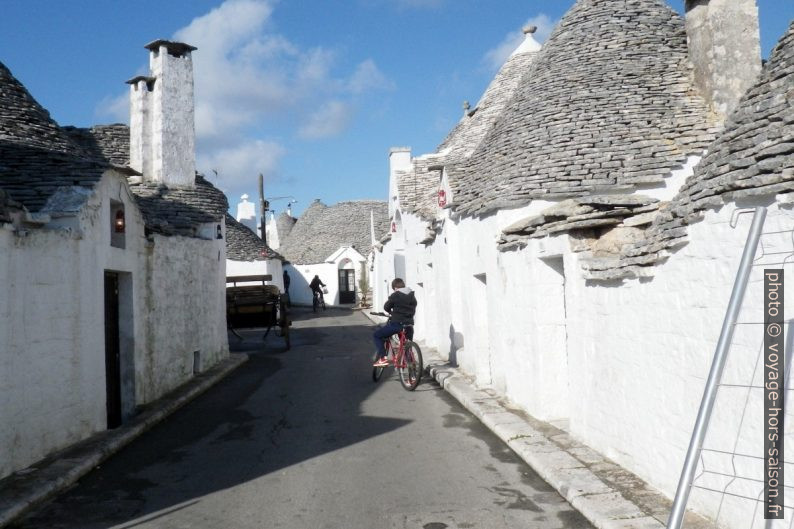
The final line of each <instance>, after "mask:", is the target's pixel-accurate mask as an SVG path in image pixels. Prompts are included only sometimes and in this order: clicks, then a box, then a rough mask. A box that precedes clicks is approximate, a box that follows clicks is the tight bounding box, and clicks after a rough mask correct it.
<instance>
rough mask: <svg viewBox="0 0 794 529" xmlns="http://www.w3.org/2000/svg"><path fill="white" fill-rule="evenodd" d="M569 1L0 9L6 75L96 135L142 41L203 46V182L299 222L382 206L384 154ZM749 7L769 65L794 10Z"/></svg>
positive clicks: (141, 1)
mask: <svg viewBox="0 0 794 529" xmlns="http://www.w3.org/2000/svg"><path fill="white" fill-rule="evenodd" d="M668 1H669V3H670V5H671V6H672V7H673V8H674V9H676V10H677V11H679V12H681V11H682V6H683V0H668ZM573 3H574V1H573V0H543V1H541V0H491V1H483V0H337V1H332V0H280V1H279V0H227V1H226V2H223V1H219V0H169V1H163V0H135V1H130V2H122V1H110V2H109V1H107V0H70V1H68V2H66V1H62V0H0V62H3V63H4V64H5V65H6V66H8V67H9V68H10V69H11V71H12V73H13V74H14V75H15V76H16V77H17V78H18V79H19V80H21V81H22V82H23V83H24V84H25V86H26V87H27V88H28V90H30V92H31V93H32V95H33V97H35V98H36V99H37V100H38V101H39V102H40V103H41V104H42V105H43V106H44V107H45V108H47V109H48V110H49V111H50V112H51V114H52V116H53V118H55V120H56V121H58V122H59V123H60V124H62V125H77V126H90V125H93V124H100V123H113V122H119V121H124V122H126V121H127V119H128V117H127V114H128V110H127V86H126V85H125V84H124V81H125V80H127V79H129V78H131V77H133V76H135V75H138V74H142V73H146V71H147V64H148V62H147V61H148V58H147V51H146V50H144V49H143V45H144V44H146V43H148V42H150V41H152V40H155V39H158V38H166V39H176V40H182V41H184V42H187V43H189V44H193V45H195V46H197V47H198V48H199V49H198V51H196V52H195V53H194V65H195V71H196V72H195V76H196V100H197V123H196V128H197V139H198V146H197V151H198V152H197V157H198V165H199V170H201V171H202V172H203V173H205V174H207V175H208V177H209V178H210V179H211V180H213V181H214V182H215V183H216V185H217V186H218V187H220V188H221V189H223V190H224V191H225V192H226V193H227V195H228V196H229V200H230V203H231V204H232V205H234V204H236V203H237V202H238V200H239V197H240V195H241V194H242V193H244V192H247V193H248V194H250V195H251V196H252V197H254V198H255V197H256V194H257V191H256V180H257V174H258V173H260V172H262V173H264V174H265V186H266V194H267V195H268V196H270V197H278V196H294V197H295V198H296V199H297V200H298V202H297V203H296V204H295V205H294V206H293V213H294V214H295V213H300V212H301V211H302V210H303V209H304V208H305V207H306V206H307V205H308V204H309V203H310V202H311V201H312V200H313V199H315V198H320V199H322V200H323V201H324V202H326V203H328V204H332V203H335V202H338V201H341V200H347V199H358V198H378V199H384V200H385V198H386V193H387V179H388V150H389V147H391V146H411V147H412V148H413V153H414V154H415V155H419V154H423V153H426V152H430V151H432V150H434V149H435V147H436V146H437V145H438V144H439V143H440V142H441V140H442V139H443V138H444V136H445V135H446V134H447V132H448V131H449V130H450V129H451V128H452V127H453V126H454V124H455V123H456V122H457V120H458V118H459V117H460V116H461V114H462V108H461V105H462V102H463V101H464V100H469V101H471V102H472V104H474V103H475V102H476V101H477V100H478V99H479V97H480V95H481V94H482V92H483V90H484V89H485V87H486V86H487V84H488V82H489V81H490V79H491V78H492V76H493V74H494V73H495V71H496V69H497V67H498V64H499V63H500V62H501V61H502V60H503V59H504V58H505V57H506V55H507V54H509V52H510V51H512V49H513V48H514V47H515V46H516V45H517V44H518V42H520V39H521V33H520V29H521V27H523V26H524V25H526V24H527V23H528V22H531V23H533V24H535V25H537V26H539V31H538V34H537V36H538V40H542V39H544V38H545V37H546V36H547V35H548V33H549V31H550V30H551V28H552V27H553V25H554V23H555V22H556V21H557V20H559V18H560V17H561V16H562V15H563V14H564V13H565V11H567V10H568V9H569V8H570V7H571V6H572V5H573ZM758 5H759V11H760V17H761V38H762V50H763V55H764V57H767V56H768V54H769V51H770V49H771V48H772V47H773V45H774V44H775V43H776V42H777V40H778V39H779V38H780V37H781V36H782V35H783V33H784V32H785V30H786V28H787V27H788V24H789V23H790V21H792V20H794V1H792V0H758ZM212 169H215V170H217V172H218V176H217V178H216V177H215V175H214V174H213V173H212ZM286 202H287V201H286V200H276V201H274V202H273V204H272V205H273V207H274V209H276V210H278V211H280V210H283V209H284V208H285V207H286ZM232 211H234V209H232Z"/></svg>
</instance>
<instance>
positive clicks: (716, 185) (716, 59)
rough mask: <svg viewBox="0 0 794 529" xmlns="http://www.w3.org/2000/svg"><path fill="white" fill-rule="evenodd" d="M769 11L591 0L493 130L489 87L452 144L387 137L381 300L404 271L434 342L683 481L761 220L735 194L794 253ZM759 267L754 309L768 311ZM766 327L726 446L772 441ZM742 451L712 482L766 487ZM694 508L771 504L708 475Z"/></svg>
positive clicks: (646, 465) (609, 448)
mask: <svg viewBox="0 0 794 529" xmlns="http://www.w3.org/2000/svg"><path fill="white" fill-rule="evenodd" d="M757 16H758V15H757V8H756V6H755V2H754V1H752V0H740V1H731V2H723V1H716V0H713V1H711V2H702V1H701V2H687V14H686V17H685V18H684V17H681V16H679V15H678V14H676V13H675V12H674V11H673V10H672V9H671V8H670V7H668V6H667V5H666V3H665V2H663V1H661V0H611V1H602V0H579V1H577V2H576V3H575V5H574V6H573V7H572V8H571V10H570V11H569V12H568V13H567V14H566V15H565V16H564V17H563V19H562V20H561V21H560V23H559V24H558V26H557V27H556V29H555V30H554V31H553V33H552V35H551V36H550V38H549V39H548V41H547V42H546V43H544V45H543V47H542V49H540V50H539V51H534V52H533V55H532V57H526V62H524V63H523V64H522V65H521V67H520V68H521V71H520V72H517V73H516V76H515V77H513V79H514V80H516V84H515V85H514V86H512V85H511V86H512V89H509V90H506V91H505V92H504V93H503V94H502V95H501V96H499V97H496V98H495V99H496V101H497V102H498V103H497V105H498V106H497V107H496V108H495V112H494V114H495V115H494V116H493V117H492V118H491V119H489V120H487V123H484V124H483V126H484V127H486V128H487V131H486V132H485V133H483V134H482V135H474V136H473V138H471V139H470V138H469V136H468V135H467V133H466V132H465V130H466V126H467V123H471V122H472V120H474V119H476V117H477V115H478V114H479V113H480V112H481V109H480V107H483V108H487V103H488V101H489V95H490V93H491V90H492V88H493V83H492V85H491V86H490V87H489V88H488V90H487V91H486V93H485V94H484V96H483V98H482V100H481V101H480V104H479V105H478V107H477V109H475V110H476V112H475V113H474V114H473V115H472V114H471V113H467V114H466V115H465V116H464V117H463V119H462V120H461V122H460V123H459V124H458V126H457V127H456V128H455V129H454V130H453V131H452V132H451V133H450V135H449V137H448V138H447V139H446V140H445V142H444V143H443V144H442V146H441V147H440V148H439V149H438V151H437V152H435V153H433V154H430V155H425V156H422V157H416V158H413V159H411V158H410V154H409V153H407V151H406V150H405V149H402V148H398V149H395V150H393V152H392V153H391V160H390V161H391V163H390V166H391V170H390V196H389V201H390V211H389V213H390V221H391V226H390V227H391V230H390V233H389V234H387V235H386V236H385V237H383V238H382V239H381V244H382V248H380V249H379V251H378V252H377V255H376V259H375V266H376V277H377V283H378V284H379V285H381V288H378V289H377V290H376V299H377V301H378V302H380V303H382V301H383V296H384V295H385V294H386V289H385V288H382V286H383V285H386V284H387V283H388V281H390V279H391V278H393V277H394V276H395V275H404V276H405V278H406V280H407V283H408V285H409V286H411V287H414V288H415V289H416V291H417V297H418V300H419V310H418V311H417V324H416V336H417V337H418V338H419V339H420V340H421V341H423V342H424V343H425V344H426V345H427V346H429V347H433V348H436V349H437V350H438V351H439V352H440V353H441V354H442V355H443V356H445V357H447V358H449V360H450V362H451V363H455V364H457V365H458V366H460V367H461V368H462V369H463V370H464V371H465V372H467V373H468V374H469V375H471V376H472V377H473V378H474V379H475V380H476V383H477V384H478V385H481V386H485V387H490V388H492V389H493V390H494V391H495V392H497V393H498V394H500V395H502V396H504V397H505V398H507V399H508V400H509V401H511V402H512V403H513V404H514V405H516V406H517V407H520V408H521V409H523V410H525V411H526V412H528V413H529V414H531V415H533V416H534V417H536V418H539V419H542V420H545V421H548V422H550V423H552V424H553V425H556V426H558V427H561V428H563V429H565V430H568V431H569V432H570V433H571V434H572V435H573V436H574V437H575V438H577V439H579V440H580V441H581V442H583V443H585V444H587V445H589V446H591V447H593V448H595V449H596V450H598V451H600V452H602V453H603V454H605V455H606V456H608V457H609V458H611V459H613V460H614V461H616V462H617V463H619V464H620V465H622V466H623V467H625V468H627V469H629V470H631V471H633V472H634V473H636V474H637V475H638V476H639V477H641V478H642V479H644V480H646V481H647V482H649V483H650V484H651V485H653V486H654V487H656V488H658V489H659V490H660V491H662V492H663V493H664V494H666V495H668V496H669V497H672V496H673V495H674V494H675V491H676V486H677V483H678V479H679V475H680V472H681V468H682V463H683V460H684V454H685V452H686V449H687V444H688V443H689V439H690V436H691V434H692V427H693V424H694V422H695V416H696V414H697V412H698V406H699V404H700V399H701V396H702V393H703V388H704V380H705V377H706V375H707V374H708V371H709V366H710V363H711V359H712V355H713V353H714V349H715V345H716V343H717V340H718V337H719V333H720V328H721V325H722V321H723V317H724V315H725V310H726V307H727V304H728V299H729V298H730V296H731V289H732V285H733V281H734V278H735V275H736V271H737V268H738V263H739V259H740V257H741V254H742V248H743V246H744V243H745V240H746V236H747V229H748V227H749V220H746V219H747V218H748V217H747V216H737V213H738V211H739V210H740V209H741V208H746V207H754V206H760V205H763V206H767V207H768V208H769V214H768V217H767V225H766V228H765V232H768V233H769V234H770V235H769V237H774V235H773V233H774V232H783V233H786V234H788V235H786V236H785V238H787V240H777V241H774V240H767V241H766V243H765V249H764V252H765V255H767V258H769V256H771V255H772V254H774V253H775V252H779V253H780V255H781V256H782V258H781V259H780V261H781V262H779V263H778V265H780V266H786V265H787V264H788V263H790V262H791V260H792V259H794V258H792V259H788V261H787V262H784V261H785V256H786V255H794V240H793V239H792V238H791V230H792V229H794V215H792V211H791V197H792V195H791V192H792V191H794V142H792V138H794V106H792V97H793V96H794V26H792V27H791V28H790V29H789V31H788V33H787V34H786V35H785V36H784V37H783V39H782V40H781V42H780V44H779V45H778V47H777V48H776V49H775V51H774V52H773V54H772V56H771V57H770V60H769V62H768V64H766V66H765V67H764V68H763V70H761V61H760V50H759V38H758V19H757ZM533 50H534V46H533ZM515 57H516V55H514V56H513V57H512V58H511V59H510V60H509V61H508V63H507V64H506V65H505V68H507V66H508V65H509V64H510V61H514V60H515ZM505 68H503V69H502V71H500V72H499V74H497V77H496V78H495V80H494V83H496V82H497V81H498V80H500V77H503V74H504V73H505ZM726 73H727V75H726ZM503 81H504V79H502V81H500V83H501V82H503ZM490 104H491V105H493V104H494V102H493V101H491V103H490ZM450 145H461V146H462V147H465V148H463V150H462V151H461V153H460V154H459V155H449V154H448V153H449V150H448V149H449V146H450ZM732 226H735V227H732ZM770 262H773V261H770ZM773 264H774V262H773ZM758 273H759V271H758V270H755V271H754V274H755V275H754V276H752V278H753V279H751V289H752V288H755V290H749V291H748V294H747V297H746V306H745V308H744V309H743V312H742V319H743V321H746V322H752V321H758V318H760V317H761V316H762V310H761V306H760V303H761V296H760V295H759V291H758V288H760V287H759V279H760V276H759V275H758ZM761 284H762V283H761ZM787 290H790V288H787ZM378 296H380V297H379V298H378ZM791 313H792V311H790V310H787V311H786V317H789V315H790V314H791ZM750 328H751V326H749V325H748V326H745V327H743V328H742V330H741V331H737V333H736V335H735V337H734V344H733V345H734V347H733V349H732V354H733V355H734V356H733V360H731V362H732V363H730V364H729V367H728V368H726V369H727V371H726V372H727V373H728V375H727V376H728V377H729V382H733V383H735V387H734V389H731V388H728V389H722V388H721V391H722V393H721V394H720V399H721V400H719V401H718V406H717V408H716V412H715V413H716V418H715V421H714V422H713V425H712V427H711V430H710V432H709V437H708V439H707V440H708V443H709V446H710V447H711V448H713V449H714V450H715V451H714V452H712V453H713V454H719V452H718V450H723V451H731V453H734V452H737V446H739V447H743V448H746V449H748V450H750V448H748V447H751V446H752V447H755V448H752V450H755V449H758V450H760V451H762V450H763V446H762V445H761V447H760V448H758V447H757V446H756V444H752V443H753V440H756V441H757V440H760V439H762V438H763V435H762V432H761V430H760V425H761V420H760V413H761V407H760V404H759V407H757V408H753V407H752V406H751V407H750V408H748V409H750V411H749V412H747V414H745V413H744V412H743V410H744V409H745V408H744V406H745V404H746V402H748V401H753V402H757V399H758V398H759V395H758V394H757V393H753V394H751V393H746V394H745V393H734V391H735V390H736V391H738V390H737V389H736V388H739V387H740V386H743V385H744V386H746V385H749V384H750V383H751V382H752V381H753V380H754V379H753V371H752V365H753V363H752V362H753V361H755V360H756V359H757V354H758V351H759V343H760V342H759V340H761V339H762V336H761V334H760V333H757V334H756V335H753V334H752V333H751V331H750V330H749V329H750ZM761 343H762V342H761ZM748 362H749V366H750V367H749V369H748V367H747V366H748ZM731 377H732V378H731ZM740 381H741V383H740ZM745 390H746V391H750V390H747V389H746V388H745ZM745 390H743V391H745ZM745 415H746V416H747V417H750V416H752V417H753V419H752V420H750V421H749V422H750V423H752V424H750V425H748V424H747V423H743V422H742V421H741V418H742V417H744V416H745ZM753 421H755V422H753ZM738 451H739V452H740V451H741V450H738ZM757 455H759V456H760V455H762V454H761V452H759V453H758V454H757ZM738 459H741V457H739V456H734V457H731V456H730V455H729V456H728V457H721V456H720V457H718V456H715V457H714V458H713V459H709V458H708V457H706V458H704V460H703V462H701V464H702V465H705V470H706V472H703V473H702V474H700V475H699V478H698V479H702V480H705V481H701V482H700V485H703V486H709V487H712V488H716V489H717V490H722V488H723V487H727V486H728V485H731V486H732V487H739V488H741V487H744V489H742V490H751V491H752V493H757V492H758V491H757V483H758V480H760V479H761V478H762V476H761V475H759V474H752V472H750V471H748V473H747V474H744V475H740V476H738V477H737V476H735V475H734V474H735V473H736V472H739V473H741V471H738V470H737V468H739V467H741V466H742V465H745V466H747V465H749V463H747V461H744V462H739V463H738V464H737V463H736V461H737V460H738ZM573 463H575V464H580V465H584V464H586V462H581V461H579V462H573ZM573 463H572V464H573ZM753 464H755V463H753ZM732 465H733V467H732ZM757 470H758V468H757V467H754V469H753V472H755V471H757ZM732 473H734V474H732ZM731 476H733V477H734V478H735V479H733V481H732V482H730V483H729V481H730V479H731ZM746 476H750V477H751V478H752V479H754V480H756V482H755V485H753V484H752V480H748V479H746ZM709 480H710V481H709ZM753 487H755V488H753ZM736 490H737V489H729V490H728V492H732V491H733V492H736ZM745 493H746V494H748V495H749V494H751V492H745ZM724 498H727V500H726V502H723V503H722V510H721V511H718V509H719V507H720V500H721V499H724ZM748 505H749V506H748ZM690 506H691V507H694V508H696V509H697V510H698V511H700V512H701V513H703V514H706V515H709V516H712V517H716V516H717V515H718V514H719V517H720V523H724V524H725V525H728V526H733V527H746V526H748V519H749V518H751V517H752V513H753V512H754V511H753V509H754V504H753V502H749V504H748V503H742V501H741V500H740V499H737V498H735V497H732V496H718V495H716V496H715V495H713V494H711V493H709V492H705V491H703V490H700V489H699V490H696V491H694V492H693V495H692V497H691V500H690ZM787 516H791V514H790V513H789V514H787ZM787 519H788V518H787Z"/></svg>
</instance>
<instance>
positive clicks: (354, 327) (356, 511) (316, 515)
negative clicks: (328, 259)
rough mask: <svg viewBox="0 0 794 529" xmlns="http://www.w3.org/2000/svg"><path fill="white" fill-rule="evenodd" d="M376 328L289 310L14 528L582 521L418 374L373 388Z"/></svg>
mask: <svg viewBox="0 0 794 529" xmlns="http://www.w3.org/2000/svg"><path fill="white" fill-rule="evenodd" d="M372 329H373V327H372V324H371V323H370V322H369V320H368V319H367V318H366V317H365V316H363V315H362V314H360V313H358V312H350V311H341V310H329V311H327V312H325V313H323V314H320V315H314V314H312V313H311V312H307V311H305V310H304V311H301V310H299V311H298V312H297V314H296V321H295V323H294V327H293V340H292V345H293V346H292V349H291V350H290V351H286V352H285V351H283V342H282V341H281V340H280V339H279V338H277V337H272V336H271V337H269V338H268V340H267V342H266V345H265V347H264V350H262V342H261V334H257V333H255V332H251V331H246V332H244V333H243V337H244V340H243V341H242V342H241V341H239V340H237V339H236V338H234V337H230V345H231V347H232V349H233V350H236V351H237V352H245V353H247V354H249V355H250V360H249V361H248V362H247V363H245V364H243V365H242V366H241V367H240V368H238V369H237V370H236V371H235V372H233V373H232V374H231V375H230V376H228V377H227V378H226V379H224V380H223V381H221V382H220V383H219V384H217V385H216V386H214V387H213V388H211V389H210V390H209V391H207V392H206V393H205V394H203V395H202V396H201V397H199V398H198V399H196V400H195V401H193V402H192V403H190V404H188V405H187V406H186V407H184V408H183V409H181V410H180V411H178V412H177V413H175V414H174V415H173V416H171V417H170V418H169V419H167V420H166V421H165V422H163V423H162V424H160V425H159V426H157V427H155V428H154V429H153V430H151V431H149V432H148V433H146V434H144V435H143V436H142V437H140V438H139V439H138V440H137V441H135V442H133V443H132V444H131V445H130V446H128V447H127V448H125V449H124V450H122V451H121V452H119V453H118V454H117V455H115V456H113V457H112V458H111V459H109V460H108V461H106V462H105V463H104V464H103V465H101V467H100V468H97V469H96V470H95V471H94V472H92V473H90V474H88V475H87V476H85V477H84V478H83V479H82V480H81V481H80V482H79V483H78V484H76V485H75V486H74V487H73V488H71V489H70V490H68V491H67V492H66V493H64V494H62V495H61V496H59V497H58V498H56V499H55V500H54V501H52V502H50V503H48V504H45V505H44V506H42V507H41V508H40V509H38V510H36V511H34V512H32V513H30V514H29V515H28V516H27V517H25V518H24V519H22V520H21V521H19V522H18V523H17V524H16V525H14V526H13V527H15V528H17V529H23V528H24V529H30V528H41V527H47V528H52V529H57V528H61V529H65V528H80V529H92V528H107V527H114V528H183V527H184V528H187V527H190V528H239V529H249V528H250V529H253V528H257V529H259V528H271V527H272V528H276V527H278V528H295V529H297V528H301V529H303V528H308V527H313V528H340V527H345V528H362V529H378V528H384V529H386V528H389V529H391V528H422V529H443V528H447V527H449V528H507V527H536V528H562V527H565V528H579V527H590V525H589V523H588V522H587V521H586V520H585V519H584V518H583V517H582V516H581V515H580V514H579V513H578V512H577V511H575V510H574V509H573V508H572V507H571V506H570V505H569V504H568V503H567V502H566V501H565V500H563V498H562V497H561V496H560V495H559V494H558V493H557V492H556V491H554V489H552V488H551V487H550V486H549V485H548V484H546V483H545V482H544V481H543V480H542V479H541V478H540V477H538V476H537V474H535V473H534V472H533V471H532V470H531V469H530V468H529V467H528V466H527V465H526V464H525V463H524V462H523V461H522V460H521V459H519V458H518V457H517V456H516V455H515V454H514V453H513V452H512V451H511V450H510V449H509V448H508V447H507V446H505V445H504V443H502V441H500V440H499V439H498V438H496V437H495V436H494V435H493V434H492V433H491V432H490V431H489V430H487V429H486V428H485V427H484V426H483V425H482V424H480V422H479V421H478V420H477V419H476V418H474V417H473V416H472V415H471V414H469V413H468V412H467V411H466V410H465V409H464V408H463V407H462V406H461V405H460V404H458V402H457V401H455V400H454V399H453V398H452V397H450V396H449V395H448V394H447V393H446V392H444V391H443V390H442V389H441V388H440V387H439V386H438V385H437V384H436V382H434V381H433V380H432V379H431V378H430V377H429V376H426V377H425V378H424V379H423V381H422V383H421V384H420V386H419V387H418V388H417V389H416V391H415V392H412V393H409V392H406V391H405V390H403V388H402V386H401V385H400V384H399V382H398V381H397V379H396V376H395V375H394V374H393V373H391V372H387V375H386V376H384V378H383V379H382V380H381V381H380V382H378V383H373V381H372V379H371V368H370V361H369V358H370V349H371V339H370V335H371V332H372Z"/></svg>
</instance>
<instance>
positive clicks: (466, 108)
mask: <svg viewBox="0 0 794 529" xmlns="http://www.w3.org/2000/svg"><path fill="white" fill-rule="evenodd" d="M469 109H471V105H470V104H469V102H468V101H464V102H463V116H464V117H466V116H468V115H469Z"/></svg>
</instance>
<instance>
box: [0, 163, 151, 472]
mask: <svg viewBox="0 0 794 529" xmlns="http://www.w3.org/2000/svg"><path fill="white" fill-rule="evenodd" d="M122 178H123V177H119V176H115V177H114V176H112V175H106V176H105V177H103V179H102V182H101V183H100V184H99V185H98V186H97V188H96V190H97V195H96V196H93V197H92V198H91V199H89V202H88V204H87V205H86V207H84V209H83V211H82V214H81V219H80V223H79V224H80V227H81V231H82V232H81V233H80V232H79V231H71V230H65V229H64V230H42V229H32V230H28V232H27V235H26V236H18V235H14V234H13V233H12V232H10V231H8V230H0V234H2V235H0V240H2V243H0V244H2V248H0V262H2V263H3V264H2V265H0V273H2V281H0V299H3V300H8V302H4V303H2V305H3V309H0V310H2V311H3V314H2V317H0V340H1V341H0V351H2V352H3V366H4V368H3V369H2V370H0V395H1V397H0V398H2V401H3V402H4V405H3V406H1V407H0V446H3V447H4V450H2V451H0V476H4V475H7V474H8V473H10V472H13V471H15V470H18V469H20V468H23V467H25V466H27V465H29V464H31V463H33V462H34V461H36V460H38V459H41V458H42V457H44V456H45V455H47V454H48V453H50V452H51V451H53V450H56V449H59V448H62V447H64V446H66V445H68V444H71V443H73V442H76V441H79V440H81V439H83V438H85V437H86V436H88V435H90V434H92V433H94V432H96V431H99V430H103V429H105V426H106V423H105V420H106V412H105V367H104V366H105V352H104V351H105V342H104V297H103V292H104V270H105V269H107V268H110V269H113V270H118V271H131V270H134V269H135V268H136V262H137V259H138V256H139V252H140V251H141V249H142V242H141V241H142V239H143V221H142V219H141V217H140V215H139V214H136V210H135V209H134V206H131V204H132V199H131V197H130V195H129V192H128V191H127V188H126V184H125V183H124V181H123V180H122ZM110 197H113V198H114V199H118V198H122V201H123V202H124V204H125V213H126V223H127V233H126V246H127V248H126V249H125V250H122V249H119V248H112V247H111V246H110V211H109V198H110Z"/></svg>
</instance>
